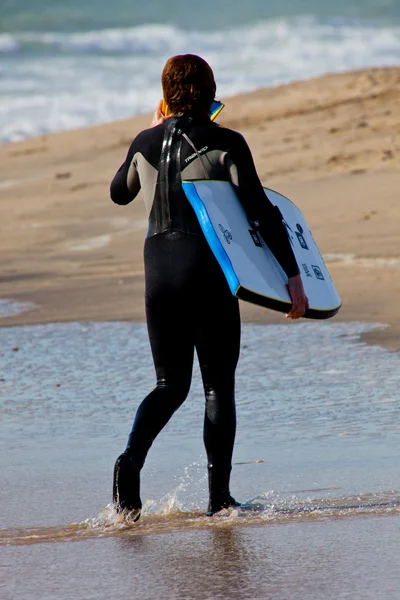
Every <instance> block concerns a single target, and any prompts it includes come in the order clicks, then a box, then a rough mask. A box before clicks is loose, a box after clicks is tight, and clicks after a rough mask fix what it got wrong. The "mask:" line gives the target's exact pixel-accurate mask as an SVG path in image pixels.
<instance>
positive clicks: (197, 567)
mask: <svg viewBox="0 0 400 600" xmlns="http://www.w3.org/2000/svg"><path fill="white" fill-rule="evenodd" d="M370 328H371V326H369V325H361V324H337V323H310V322H307V323H296V324H293V325H287V326H284V325H282V326H255V325H245V326H244V327H243V343H242V355H241V360H240V364H239V369H238V377H237V404H238V421H239V423H238V434H237V443H236V449H235V455H234V462H235V466H234V471H233V475H232V492H233V493H234V495H235V496H236V497H238V498H239V499H240V500H241V501H243V502H244V506H243V508H241V509H240V510H231V511H224V512H223V513H221V514H220V515H218V516H216V517H213V518H212V519H209V518H207V517H205V516H204V511H205V508H206V501H207V493H206V470H205V455H204V450H203V446H202V419H203V415H202V413H203V398H202V389H201V386H200V383H199V381H200V380H199V374H198V369H197V366H196V368H195V373H194V384H193V387H192V390H191V393H190V396H189V398H188V399H187V401H186V402H185V404H184V405H183V407H182V408H181V409H180V410H179V411H178V413H177V414H176V415H175V417H174V418H173V419H172V420H171V422H170V423H169V424H168V426H167V427H166V429H165V430H164V431H163V433H162V434H161V435H160V437H159V438H158V439H157V441H156V442H155V444H154V446H153V448H152V449H151V451H150V453H149V457H148V461H147V463H146V466H145V468H144V471H143V486H142V492H143V493H142V495H143V499H144V500H145V506H144V511H143V517H142V519H141V521H139V523H138V524H135V525H132V524H129V523H126V522H123V521H121V519H118V518H117V516H116V515H115V513H114V511H113V510H112V508H111V506H109V502H110V495H111V473H112V467H113V462H114V460H115V457H116V456H117V455H118V453H119V452H120V451H121V450H122V449H123V448H124V445H125V442H126V438H127V435H128V432H129V429H130V425H131V421H132V419H133V416H134V412H135V409H136V407H137V405H138V403H139V402H140V401H141V399H142V397H143V396H144V394H145V393H147V391H148V390H149V389H151V387H152V385H153V368H152V363H151V357H150V351H149V346H148V341H147V335H146V330H145V327H144V326H143V325H137V324H132V323H98V324H62V325H42V326H34V327H32V326H30V327H14V328H2V329H0V417H1V442H0V444H1V446H0V448H1V452H0V468H1V473H2V476H3V478H2V479H3V481H2V486H0V506H1V516H0V545H1V546H3V547H2V549H1V555H2V558H1V560H0V569H1V571H0V572H1V574H2V575H3V577H2V578H0V580H1V581H2V584H0V597H1V598H2V599H4V600H8V599H10V600H11V599H12V598H15V597H20V598H24V600H25V599H26V600H31V599H36V598H38V599H39V598H40V599H41V600H42V599H47V598H48V599H53V598H54V599H55V598H57V599H61V600H63V599H69V598H72V597H74V598H84V599H85V600H86V599H89V598H93V599H99V600H100V599H102V598H113V599H116V600H118V599H119V598H121V599H122V598H125V597H126V595H127V594H129V595H130V597H131V598H146V599H153V598H154V599H156V598H164V597H165V598H185V599H188V598H196V599H197V598H198V599H200V598H245V599H247V598H249V599H250V598H251V599H255V598H267V597H274V598H278V599H284V598H290V599H291V598H294V597H296V598H304V599H306V598H307V599H309V598H321V597H324V598H328V599H329V598H332V599H333V598H335V599H336V598H346V597H351V598H355V597H362V598H371V599H372V598H385V599H386V598H397V597H398V596H396V594H397V590H398V589H400V572H399V571H400V570H399V569H398V567H397V564H398V559H399V551H400V542H399V539H400V538H399V513H400V491H399V490H400V477H399V469H398V443H399V434H400V421H399V412H400V400H399V393H398V389H399V383H400V357H399V356H398V355H396V354H392V353H390V352H388V351H386V350H383V349H381V348H378V347H369V346H366V345H365V344H363V343H360V342H359V335H360V333H362V332H363V331H367V330H368V329H370ZM78 542H79V543H78Z"/></svg>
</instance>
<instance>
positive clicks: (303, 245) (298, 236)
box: [295, 231, 308, 250]
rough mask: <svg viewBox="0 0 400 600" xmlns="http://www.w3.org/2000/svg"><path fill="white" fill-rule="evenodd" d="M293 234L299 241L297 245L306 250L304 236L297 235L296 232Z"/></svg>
mask: <svg viewBox="0 0 400 600" xmlns="http://www.w3.org/2000/svg"><path fill="white" fill-rule="evenodd" d="M295 233H296V237H297V239H298V240H299V244H300V246H301V247H302V248H303V250H308V246H307V242H306V240H305V237H304V235H303V234H302V233H299V232H298V231H296V232H295Z"/></svg>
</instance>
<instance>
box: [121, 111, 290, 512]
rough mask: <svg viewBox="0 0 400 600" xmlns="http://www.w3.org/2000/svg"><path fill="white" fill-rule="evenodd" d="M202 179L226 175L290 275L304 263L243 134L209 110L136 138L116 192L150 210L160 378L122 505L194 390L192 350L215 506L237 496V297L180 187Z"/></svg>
mask: <svg viewBox="0 0 400 600" xmlns="http://www.w3.org/2000/svg"><path fill="white" fill-rule="evenodd" d="M205 178H209V179H219V180H225V181H230V182H231V183H232V184H233V186H234V187H235V189H236V191H237V193H238V195H239V198H240V200H241V203H242V204H243V206H244V208H245V210H246V212H247V214H248V216H249V218H250V219H252V220H254V221H258V222H259V231H260V233H261V234H262V236H263V238H264V240H265V242H266V243H267V244H268V245H269V247H270V249H271V250H272V251H273V252H274V254H275V256H276V257H277V259H278V260H279V262H280V264H281V265H282V267H283V268H284V270H285V271H286V273H287V275H288V276H289V277H290V276H293V275H296V274H297V273H298V272H299V271H298V268H297V263H296V260H295V258H294V256H293V253H292V250H291V247H290V244H289V241H288V238H287V235H286V231H285V228H284V226H283V224H282V217H281V215H280V213H279V212H278V211H277V210H276V209H275V207H274V206H273V205H272V204H271V203H270V202H269V201H268V199H267V198H266V197H265V194H264V191H263V188H262V185H261V183H260V181H259V178H258V176H257V173H256V170H255V167H254V163H253V159H252V156H251V153H250V150H249V148H248V146H247V144H246V142H245V140H244V138H243V137H242V136H241V135H240V134H238V133H237V132H235V131H232V130H230V129H226V128H220V127H218V126H217V125H216V124H214V123H212V122H211V121H210V120H209V119H208V118H207V117H204V118H202V117H200V118H198V117H191V116H182V117H180V118H173V119H170V120H168V121H166V122H165V123H163V124H162V125H158V126H156V127H154V128H151V129H147V130H145V131H142V132H141V133H140V134H139V135H138V136H137V137H136V138H135V140H134V141H133V143H132V145H131V147H130V149H129V152H128V155H127V158H126V160H125V162H124V164H123V165H122V166H121V168H120V169H119V171H118V172H117V174H116V175H115V178H114V180H113V182H112V184H111V197H112V199H113V201H114V202H116V203H117V204H128V203H129V202H131V201H132V200H133V199H134V198H135V196H136V195H137V194H138V192H139V190H140V189H142V192H143V195H144V201H145V204H146V208H147V211H148V215H149V229H148V234H147V238H146V241H145V248H144V265H145V282H146V293H145V294H146V316H147V326H148V331H149V337H150V344H151V350H152V354H153V359H154V364H155V369H156V375H157V386H156V388H155V389H154V390H153V391H152V392H151V393H150V394H149V395H148V396H147V397H146V398H145V399H144V400H143V402H142V403H141V405H140V406H139V408H138V410H137V413H136V417H135V421H134V424H133V428H132V432H131V434H130V436H129V441H128V446H127V449H126V451H125V453H124V455H125V456H128V457H129V463H130V467H129V469H130V471H131V472H130V481H132V480H133V479H135V480H136V483H135V484H130V483H129V484H127V485H125V486H122V487H124V491H123V492H122V493H121V490H120V504H121V507H122V508H124V507H127V508H139V507H140V506H141V503H140V497H139V471H140V469H141V467H142V466H143V463H144V461H145V458H146V455H147V452H148V450H149V448H150V446H151V444H152V442H153V441H154V439H155V437H156V436H157V435H158V433H159V432H160V431H161V429H162V428H163V427H164V425H165V424H166V423H167V422H168V420H169V419H170V417H171V416H172V414H173V413H174V411H175V410H176V409H177V408H179V406H180V405H181V404H182V403H183V401H184V400H185V398H186V396H187V394H188V392H189V388H190V383H191V377H192V366H193V355H194V350H195V349H196V352H197V356H198V360H199V364H200V369H201V374H202V379H203V385H204V391H205V398H206V409H205V419H204V443H205V448H206V452H207V458H208V468H209V483H210V504H209V512H210V513H212V512H215V511H216V510H219V509H220V508H221V507H222V506H226V505H228V504H230V501H231V500H233V499H232V498H231V496H230V493H229V476H230V471H231V458H232V451H233V444H234V438H235V429H236V415H235V400H234V386H235V383H234V378H235V369H236V365H237V361H238V358H239V345H240V316H239V308H238V301H237V299H236V298H235V297H234V296H233V295H232V294H231V292H230V290H229V287H228V284H227V282H226V280H225V277H224V275H223V273H222V270H221V268H220V267H219V265H218V263H217V262H216V260H215V258H214V256H213V255H212V253H211V250H210V249H209V247H208V244H207V242H206V240H205V238H204V236H203V233H202V231H201V229H200V226H199V223H198V221H197V218H196V215H195V213H194V211H193V209H192V207H191V205H190V203H189V202H188V200H187V199H186V196H185V194H184V192H183V190H182V187H181V180H182V179H186V180H196V179H205ZM205 282H207V286H205V285H204V283H205ZM206 289H207V290H210V289H211V290H212V293H211V294H210V293H208V292H206V291H205V290H206ZM114 492H115V490H114ZM114 495H115V494H114Z"/></svg>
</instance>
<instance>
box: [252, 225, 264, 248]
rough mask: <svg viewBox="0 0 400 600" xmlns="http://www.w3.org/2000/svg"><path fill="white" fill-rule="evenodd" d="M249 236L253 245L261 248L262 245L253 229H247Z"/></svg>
mask: <svg viewBox="0 0 400 600" xmlns="http://www.w3.org/2000/svg"><path fill="white" fill-rule="evenodd" d="M249 234H250V235H251V238H252V240H253V242H254V244H255V245H256V246H258V247H259V248H262V243H261V242H260V238H259V237H258V233H257V231H254V229H249Z"/></svg>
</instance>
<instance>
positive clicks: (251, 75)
mask: <svg viewBox="0 0 400 600" xmlns="http://www.w3.org/2000/svg"><path fill="white" fill-rule="evenodd" d="M186 52H192V53H196V54H200V55H202V56H204V58H205V59H206V60H208V61H209V62H210V64H211V65H212V67H213V69H214V72H215V75H216V79H217V83H218V94H219V95H220V96H222V97H227V96H230V95H233V94H236V93H240V92H246V91H250V90H253V89H256V88H260V87H265V86H271V85H276V84H280V83H287V82H290V81H293V80H299V79H304V78H309V77H314V76H318V75H322V74H325V73H328V72H340V71H345V70H349V69H357V68H363V67H373V66H389V65H398V64H399V63H400V26H392V27H389V26H377V25H375V24H373V23H361V22H356V21H350V20H343V19H341V20H337V19H336V20H334V19H330V20H329V19H317V18H316V17H301V18H300V17H296V18H280V19H274V20H272V19H271V20H265V21H260V22H257V23H253V24H252V25H248V26H245V27H241V28H239V27H236V28H231V29H228V30H226V31H214V32H199V31H188V30H184V29H179V28H177V27H175V26H172V25H143V26H141V27H135V28H126V29H108V30H101V31H90V32H84V33H20V34H14V35H11V34H7V35H5V34H3V35H0V55H1V56H2V61H1V62H2V64H1V67H0V71H1V79H0V92H1V99H0V131H2V133H1V134H0V140H1V141H10V140H18V139H23V138H25V137H30V136H32V135H41V134H44V133H48V132H52V131H57V130H61V129H70V128H72V127H80V126H85V125H91V124H95V123H100V122H105V121H110V120H113V119H118V118H124V117H127V116H132V115H135V114H139V113H143V112H147V111H151V110H152V108H153V107H154V106H155V104H156V102H157V101H158V99H159V97H160V93H161V89H160V73H161V69H162V66H163V64H164V62H165V60H166V58H167V57H169V56H171V55H174V54H181V53H186ZM10 56H11V59H10V60H8V57H10Z"/></svg>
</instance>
